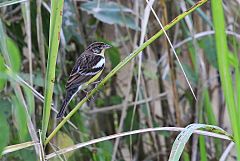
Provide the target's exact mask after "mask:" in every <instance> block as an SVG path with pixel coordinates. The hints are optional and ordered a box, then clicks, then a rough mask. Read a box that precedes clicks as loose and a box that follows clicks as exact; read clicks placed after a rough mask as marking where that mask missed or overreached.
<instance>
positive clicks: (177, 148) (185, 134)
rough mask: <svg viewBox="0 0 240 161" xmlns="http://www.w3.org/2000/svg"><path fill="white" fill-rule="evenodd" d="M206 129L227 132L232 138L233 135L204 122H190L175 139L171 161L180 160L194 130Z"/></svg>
mask: <svg viewBox="0 0 240 161" xmlns="http://www.w3.org/2000/svg"><path fill="white" fill-rule="evenodd" d="M197 129H205V130H209V131H215V132H217V133H221V134H225V135H227V136H229V137H230V139H232V137H231V136H230V135H229V134H228V133H227V132H226V131H224V130H223V129H221V128H219V127H217V126H213V125H204V124H190V125H188V126H187V127H185V129H184V130H183V131H182V132H181V133H180V134H179V135H178V136H177V138H176V139H175V141H174V143H173V146H172V150H171V154H170V157H169V161H178V160H180V157H181V154H182V153H183V150H184V147H185V145H186V143H187V142H188V140H189V138H190V136H191V135H192V134H193V132H194V130H197Z"/></svg>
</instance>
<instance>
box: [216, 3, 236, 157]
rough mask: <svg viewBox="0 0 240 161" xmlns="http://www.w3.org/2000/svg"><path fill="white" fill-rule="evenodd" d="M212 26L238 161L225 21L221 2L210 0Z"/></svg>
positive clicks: (234, 108)
mask: <svg viewBox="0 0 240 161" xmlns="http://www.w3.org/2000/svg"><path fill="white" fill-rule="evenodd" d="M211 2H212V5H211V7H212V15H213V24H214V27H215V38H216V48H217V60H218V64H219V73H220V79H221V84H222V89H223V94H224V96H225V101H226V104H227V108H228V113H229V119H230V121H231V126H232V131H233V135H234V140H235V141H236V147H237V156H238V160H239V159H240V128H239V121H240V120H239V116H238V114H239V111H238V109H237V107H236V103H235V100H234V99H235V96H234V90H233V83H232V76H231V72H230V64H229V50H228V45H227V38H226V33H225V20H224V12H223V6H222V0H212V1H211Z"/></svg>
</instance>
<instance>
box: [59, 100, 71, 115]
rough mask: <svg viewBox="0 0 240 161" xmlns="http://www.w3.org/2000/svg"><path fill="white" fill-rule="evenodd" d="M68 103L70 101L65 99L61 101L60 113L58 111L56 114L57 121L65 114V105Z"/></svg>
mask: <svg viewBox="0 0 240 161" xmlns="http://www.w3.org/2000/svg"><path fill="white" fill-rule="evenodd" d="M69 102H70V101H67V99H64V101H63V103H62V105H61V108H60V111H59V112H58V114H57V119H60V118H62V117H63V115H64V113H65V111H66V107H67V105H68V103H69Z"/></svg>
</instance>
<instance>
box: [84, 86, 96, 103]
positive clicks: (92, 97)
mask: <svg viewBox="0 0 240 161" xmlns="http://www.w3.org/2000/svg"><path fill="white" fill-rule="evenodd" d="M83 92H84V93H85V94H86V95H85V97H86V98H87V100H88V101H91V100H95V98H94V96H91V98H89V97H88V96H89V93H90V92H91V91H87V90H84V89H83Z"/></svg>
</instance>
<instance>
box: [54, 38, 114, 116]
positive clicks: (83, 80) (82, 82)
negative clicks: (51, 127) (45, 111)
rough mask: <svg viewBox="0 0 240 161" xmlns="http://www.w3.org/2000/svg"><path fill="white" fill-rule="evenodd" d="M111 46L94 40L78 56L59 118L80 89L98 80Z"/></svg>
mask: <svg viewBox="0 0 240 161" xmlns="http://www.w3.org/2000/svg"><path fill="white" fill-rule="evenodd" d="M108 48H111V46H110V45H108V44H105V43H103V42H94V43H92V44H91V45H89V46H88V47H87V49H86V50H85V51H84V52H83V53H82V54H81V55H80V56H79V57H78V59H77V61H76V63H75V65H74V67H73V69H72V72H71V73H70V76H69V78H68V81H67V84H66V96H65V99H64V100H63V103H62V106H61V109H60V111H59V113H58V114H57V118H62V117H63V115H64V113H65V110H66V107H67V105H68V104H69V102H70V101H71V100H72V98H73V97H74V96H75V94H76V93H77V92H78V91H79V90H83V89H84V88H86V86H88V85H89V84H91V83H93V82H94V81H96V79H97V78H98V77H99V76H100V75H101V73H102V71H103V69H104V66H105V57H104V52H105V50H106V49H108Z"/></svg>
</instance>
